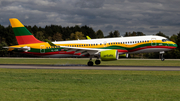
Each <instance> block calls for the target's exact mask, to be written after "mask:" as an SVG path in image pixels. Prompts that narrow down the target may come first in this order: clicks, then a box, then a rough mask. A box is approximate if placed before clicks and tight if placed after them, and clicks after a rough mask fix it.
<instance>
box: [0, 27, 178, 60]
mask: <svg viewBox="0 0 180 101" xmlns="http://www.w3.org/2000/svg"><path fill="white" fill-rule="evenodd" d="M25 27H26V28H27V29H28V30H29V31H30V32H31V33H32V34H33V35H34V36H35V37H36V38H37V39H39V40H41V41H45V40H46V39H48V40H50V41H65V40H78V39H79V40H81V39H86V36H89V37H90V38H92V39H96V38H112V37H120V36H124V37H127V36H144V35H145V34H144V33H143V32H135V31H133V32H126V33H125V34H124V35H120V32H119V31H118V30H115V31H111V32H109V34H108V35H106V36H104V33H103V32H102V31H101V30H98V31H94V30H93V28H91V27H88V26H86V25H85V26H81V27H80V26H78V25H75V26H72V27H69V26H67V27H62V26H60V25H49V26H45V27H44V28H42V27H38V26H36V25H34V26H25ZM154 35H159V36H163V37H166V38H168V39H170V40H171V41H173V42H175V43H176V44H177V45H178V47H177V48H176V49H174V50H171V51H168V52H166V53H165V54H164V57H165V58H175V59H177V58H180V47H179V46H180V32H179V33H177V34H173V35H172V36H166V35H165V34H163V33H162V32H158V33H155V34H154ZM11 45H17V41H16V38H15V35H14V32H13V29H12V27H11V26H7V27H4V26H2V25H0V56H1V57H2V56H24V55H22V54H19V53H15V52H8V51H7V49H3V48H2V47H4V46H11ZM130 57H139V58H142V57H143V58H159V53H142V54H130Z"/></svg>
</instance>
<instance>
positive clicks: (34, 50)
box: [4, 18, 177, 66]
mask: <svg viewBox="0 0 180 101" xmlns="http://www.w3.org/2000/svg"><path fill="white" fill-rule="evenodd" d="M9 20H10V23H11V26H12V28H13V31H14V34H15V37H16V40H17V42H18V45H14V46H7V47H4V48H8V50H9V51H12V50H13V51H18V52H21V53H25V54H31V55H35V56H44V57H73V56H82V57H83V56H88V57H89V58H90V59H89V61H88V62H87V65H88V66H93V65H94V62H93V61H92V58H96V60H95V64H96V65H99V64H100V63H101V61H111V60H118V58H119V55H120V54H131V53H147V52H160V53H162V57H161V60H162V61H164V57H163V53H164V51H169V50H172V49H174V48H177V44H176V43H174V42H172V41H170V40H168V39H167V38H165V37H161V36H156V35H150V36H133V37H116V38H101V39H90V40H72V41H55V42H43V41H40V40H38V39H36V38H35V37H34V36H33V35H32V34H31V33H30V32H29V31H28V30H27V29H26V27H25V26H24V25H23V24H22V23H21V22H20V21H19V20H18V19H17V18H10V19H9Z"/></svg>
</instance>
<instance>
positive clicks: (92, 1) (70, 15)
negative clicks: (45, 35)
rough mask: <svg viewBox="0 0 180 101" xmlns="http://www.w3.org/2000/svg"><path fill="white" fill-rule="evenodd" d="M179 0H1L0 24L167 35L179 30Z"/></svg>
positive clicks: (122, 33) (105, 32)
mask: <svg viewBox="0 0 180 101" xmlns="http://www.w3.org/2000/svg"><path fill="white" fill-rule="evenodd" d="M179 5H180V0H0V24H1V25H4V26H7V25H9V24H10V23H9V18H18V19H19V20H20V21H21V22H22V23H23V24H24V25H31V26H34V25H37V26H41V27H44V26H46V25H51V24H56V25H62V26H63V27H66V26H75V25H80V26H83V25H87V26H89V27H92V28H93V29H94V30H95V31H97V30H99V29H101V30H102V31H103V32H104V34H105V35H107V34H108V33H109V32H110V31H114V30H118V31H119V32H120V34H121V35H124V34H125V32H132V31H141V32H143V33H145V34H147V35H148V34H156V33H158V32H159V31H161V32H163V33H164V34H166V35H169V36H170V35H172V34H177V33H178V32H179V31H180V6H179Z"/></svg>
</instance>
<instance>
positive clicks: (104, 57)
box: [100, 50, 119, 61]
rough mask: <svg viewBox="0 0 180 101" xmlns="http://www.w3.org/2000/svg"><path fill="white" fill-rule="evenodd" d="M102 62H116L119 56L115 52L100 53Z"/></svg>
mask: <svg viewBox="0 0 180 101" xmlns="http://www.w3.org/2000/svg"><path fill="white" fill-rule="evenodd" d="M100 57H101V60H102V61H110V60H118V58H119V55H118V51H117V50H107V51H102V52H101V53H100Z"/></svg>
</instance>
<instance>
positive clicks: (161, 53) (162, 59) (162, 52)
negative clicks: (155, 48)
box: [159, 51, 165, 61]
mask: <svg viewBox="0 0 180 101" xmlns="http://www.w3.org/2000/svg"><path fill="white" fill-rule="evenodd" d="M159 53H160V55H161V61H164V60H165V58H164V57H163V54H164V51H161V52H159Z"/></svg>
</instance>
